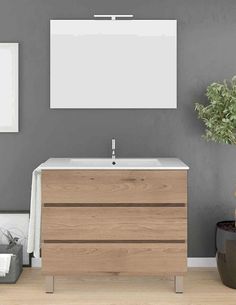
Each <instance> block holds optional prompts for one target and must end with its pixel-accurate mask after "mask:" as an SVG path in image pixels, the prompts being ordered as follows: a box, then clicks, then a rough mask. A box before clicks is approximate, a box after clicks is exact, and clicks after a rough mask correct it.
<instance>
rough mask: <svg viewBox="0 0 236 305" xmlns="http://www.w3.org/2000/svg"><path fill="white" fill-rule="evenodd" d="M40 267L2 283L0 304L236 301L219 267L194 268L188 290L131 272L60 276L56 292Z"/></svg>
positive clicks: (223, 304) (218, 304) (201, 304)
mask: <svg viewBox="0 0 236 305" xmlns="http://www.w3.org/2000/svg"><path fill="white" fill-rule="evenodd" d="M43 284H44V278H43V277H42V275H41V271H40V270H39V269H30V268H29V269H28V268H26V269H24V271H23V274H22V275H21V278H20V279H19V281H18V282H17V284H15V285H14V284H13V285H7V284H2V285H0V305H19V304H20V305H36V304H37V305H45V304H47V305H54V304H59V305H62V304H63V305H101V304H102V305H118V304H122V305H123V304H125V305H126V304H127V305H167V304H168V305H169V304H175V305H208V304H211V305H236V290H234V289H230V288H227V287H225V286H223V285H222V284H221V282H220V279H219V276H218V274H217V271H216V270H215V269H201V270H200V269H196V268H195V269H190V270H189V271H188V273H187V276H186V278H185V283H184V286H185V292H184V294H175V293H174V288H173V287H174V285H173V279H170V278H166V279H164V278H157V277H128V276H115V275H114V276H99V277H98V276H97V277H95V276H81V277H78V278H63V277H60V278H56V282H55V284H56V286H55V293H54V294H45V293H44V290H43V289H44V288H43Z"/></svg>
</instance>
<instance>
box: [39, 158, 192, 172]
mask: <svg viewBox="0 0 236 305" xmlns="http://www.w3.org/2000/svg"><path fill="white" fill-rule="evenodd" d="M114 162H115V164H114ZM59 169H61V170H62V169H71V170H73V169H85V170H121V169H122V170H132V169H133V170H188V169H189V167H188V166H187V165H186V164H185V163H183V162H182V161H181V160H180V159H177V158H156V159H155V158H136V159H135V158H130V159H128V158H124V159H123V158H116V159H111V158H86V159H83V158H50V159H48V160H47V161H46V162H44V163H42V164H41V165H40V166H39V167H38V170H59Z"/></svg>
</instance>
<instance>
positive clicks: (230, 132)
mask: <svg viewBox="0 0 236 305" xmlns="http://www.w3.org/2000/svg"><path fill="white" fill-rule="evenodd" d="M206 96H207V98H208V104H207V105H202V104H199V103H196V104H195V110H196V111H197V112H198V118H199V119H201V120H202V121H203V123H204V124H205V127H206V129H205V134H204V135H203V138H205V139H206V140H207V141H214V142H218V143H225V144H236V76H234V77H233V78H232V80H231V81H224V82H223V83H213V84H211V85H209V86H208V87H207V92H206ZM216 251H217V252H216V259H217V267H218V271H219V274H220V277H221V280H222V282H223V284H225V285H226V286H228V287H231V288H236V222H235V220H230V221H221V222H218V223H217V225H216Z"/></svg>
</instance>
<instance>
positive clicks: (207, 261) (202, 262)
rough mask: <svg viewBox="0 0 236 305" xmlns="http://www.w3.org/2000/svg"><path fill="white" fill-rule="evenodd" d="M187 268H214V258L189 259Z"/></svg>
mask: <svg viewBox="0 0 236 305" xmlns="http://www.w3.org/2000/svg"><path fill="white" fill-rule="evenodd" d="M188 267H191V268H193V267H196V268H214V267H216V258H215V257H189V258H188Z"/></svg>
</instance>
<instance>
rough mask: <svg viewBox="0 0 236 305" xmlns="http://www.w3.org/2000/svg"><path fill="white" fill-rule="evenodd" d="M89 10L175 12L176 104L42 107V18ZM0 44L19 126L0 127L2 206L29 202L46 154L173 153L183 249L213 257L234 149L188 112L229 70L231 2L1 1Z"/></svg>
mask: <svg viewBox="0 0 236 305" xmlns="http://www.w3.org/2000/svg"><path fill="white" fill-rule="evenodd" d="M94 13H97V14H104V13H116V14H130V13H132V14H134V15H135V17H136V18H137V19H178V109H177V110H50V109H49V20H50V19H56V18H57V19H60V18H61V19H73V18H74V19H77V18H78V19H80V18H84V19H86V18H91V17H92V15H93V14H94ZM0 41H2V42H5V41H18V42H19V43H20V133H18V134H3V133H2V134H0V195H1V199H0V209H1V210H15V209H17V210H19V209H23V210H24V209H29V200H30V183H31V172H32V170H33V169H34V168H35V167H36V166H37V165H38V164H40V163H41V162H43V161H45V160H46V159H48V158H49V157H107V156H110V153H111V151H110V140H111V138H112V137H116V138H117V142H118V147H117V153H118V156H119V157H156V156H162V157H174V156H176V157H179V158H181V159H182V160H183V161H184V162H186V163H187V164H188V165H189V166H190V168H191V170H190V172H189V255H190V256H214V254H215V253H214V230H215V223H216V222H217V221H219V220H221V219H225V218H232V217H233V213H234V208H235V207H236V199H235V198H234V196H233V193H234V189H235V185H236V162H235V160H236V148H235V147H233V146H227V145H218V144H214V143H206V142H205V141H204V140H203V139H201V137H200V135H201V133H202V131H203V126H202V125H201V123H200V122H199V121H198V120H197V119H196V114H195V113H194V111H193V107H194V102H195V101H204V100H205V98H204V92H205V88H206V86H207V85H208V84H209V83H210V82H212V81H215V80H222V79H224V78H230V77H231V76H233V75H234V74H236V2H235V0H224V1H222V0H208V1H206V0H198V1H196V0H178V1H176V0H166V1H161V0H143V1H141V0H122V1H121V0H120V1H111V0H101V1H98V0H66V1H65V0H47V1H45V0H1V1H0Z"/></svg>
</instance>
